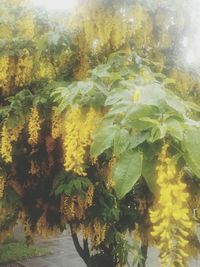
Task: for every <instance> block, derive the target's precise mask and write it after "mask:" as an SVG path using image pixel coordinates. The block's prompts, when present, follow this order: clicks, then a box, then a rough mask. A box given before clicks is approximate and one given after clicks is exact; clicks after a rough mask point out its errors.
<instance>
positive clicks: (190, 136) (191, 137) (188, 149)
mask: <svg viewBox="0 0 200 267" xmlns="http://www.w3.org/2000/svg"><path fill="white" fill-rule="evenodd" d="M183 148H184V150H185V151H184V152H185V153H184V159H185V161H186V163H187V165H188V167H189V168H190V169H191V171H192V172H193V173H194V174H195V175H197V176H198V177H199V178H200V164H199V163H200V127H196V126H191V125H190V126H188V127H187V130H186V132H185V135H184V140H183Z"/></svg>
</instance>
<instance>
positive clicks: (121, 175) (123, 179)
mask: <svg viewBox="0 0 200 267" xmlns="http://www.w3.org/2000/svg"><path fill="white" fill-rule="evenodd" d="M141 172H142V155H141V153H140V152H139V151H138V150H129V151H126V152H125V153H123V154H122V156H121V157H120V159H119V161H118V162H117V165H116V167H115V169H114V172H113V178H114V182H115V191H116V194H117V197H118V198H119V199H121V198H123V197H124V196H125V195H126V194H127V193H128V192H129V191H130V190H131V189H132V187H133V186H134V184H135V183H136V182H137V181H138V179H139V178H140V176H141Z"/></svg>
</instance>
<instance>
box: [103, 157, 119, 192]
mask: <svg viewBox="0 0 200 267" xmlns="http://www.w3.org/2000/svg"><path fill="white" fill-rule="evenodd" d="M116 161H117V160H116V158H112V159H111V160H110V161H109V163H108V171H107V174H106V176H107V177H106V178H107V179H106V186H107V188H108V189H109V190H111V189H112V188H113V187H114V185H115V182H114V180H113V168H114V166H115V164H116Z"/></svg>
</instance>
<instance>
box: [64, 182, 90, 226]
mask: <svg viewBox="0 0 200 267" xmlns="http://www.w3.org/2000/svg"><path fill="white" fill-rule="evenodd" d="M93 196H94V186H93V185H90V186H89V188H88V190H87V192H86V195H85V198H81V197H80V196H79V195H75V196H63V197H62V198H61V213H63V214H64V216H65V218H66V220H67V221H68V222H69V221H72V220H74V219H78V220H81V219H85V212H86V209H87V208H89V207H91V206H92V204H93Z"/></svg>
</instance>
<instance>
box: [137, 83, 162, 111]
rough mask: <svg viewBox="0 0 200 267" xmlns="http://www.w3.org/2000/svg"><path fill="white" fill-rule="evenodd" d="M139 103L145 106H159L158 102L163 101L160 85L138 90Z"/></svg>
mask: <svg viewBox="0 0 200 267" xmlns="http://www.w3.org/2000/svg"><path fill="white" fill-rule="evenodd" d="M140 91H141V98H140V103H141V104H145V105H155V106H159V105H160V102H161V101H162V100H164V99H165V95H166V94H165V91H164V90H163V89H162V87H161V85H160V84H156V83H154V84H151V85H147V86H144V87H142V88H141V89H140Z"/></svg>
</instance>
